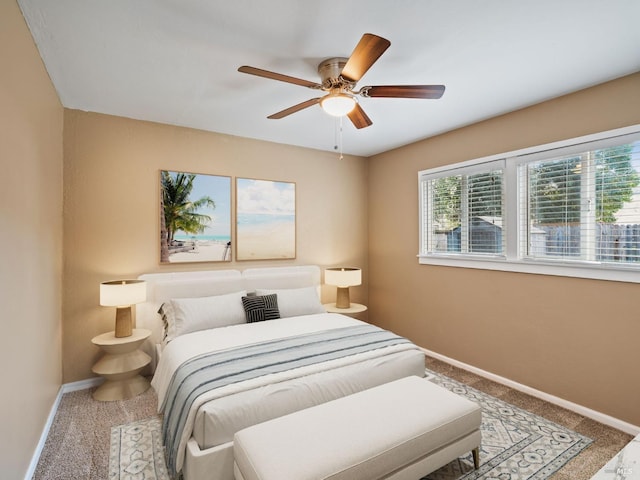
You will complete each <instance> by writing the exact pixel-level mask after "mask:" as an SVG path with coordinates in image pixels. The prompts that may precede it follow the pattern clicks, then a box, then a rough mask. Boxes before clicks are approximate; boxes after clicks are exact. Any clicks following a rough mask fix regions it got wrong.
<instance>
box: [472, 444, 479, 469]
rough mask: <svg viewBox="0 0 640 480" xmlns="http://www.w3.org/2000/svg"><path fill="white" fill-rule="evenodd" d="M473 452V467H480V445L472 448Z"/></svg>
mask: <svg viewBox="0 0 640 480" xmlns="http://www.w3.org/2000/svg"><path fill="white" fill-rule="evenodd" d="M471 453H472V454H473V468H475V469H476V470H477V469H479V468H480V447H476V448H474V449H473V450H471Z"/></svg>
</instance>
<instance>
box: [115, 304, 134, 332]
mask: <svg viewBox="0 0 640 480" xmlns="http://www.w3.org/2000/svg"><path fill="white" fill-rule="evenodd" d="M132 333H133V322H132V321H131V306H128V307H118V308H117V309H116V333H115V335H116V338H122V337H130V336H131V334H132Z"/></svg>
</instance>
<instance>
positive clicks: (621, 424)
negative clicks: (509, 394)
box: [420, 347, 640, 436]
mask: <svg viewBox="0 0 640 480" xmlns="http://www.w3.org/2000/svg"><path fill="white" fill-rule="evenodd" d="M420 348H421V349H422V351H424V353H425V354H426V355H427V356H429V357H433V358H435V359H437V360H442V361H443V362H446V363H449V364H451V365H454V366H456V367H459V368H462V369H464V370H468V371H470V372H472V373H475V374H476V375H480V376H481V377H484V378H487V379H489V380H492V381H494V382H496V383H500V384H502V385H506V386H507V387H510V388H513V389H514V390H518V391H520V392H523V393H526V394H528V395H531V396H532V397H536V398H539V399H541V400H544V401H546V402H549V403H553V404H554V405H558V406H559V407H563V408H566V409H567V410H571V411H572V412H575V413H577V414H579V415H582V416H584V417H587V418H590V419H592V420H595V421H596V422H600V423H602V424H604V425H608V426H610V427H612V428H615V429H617V430H620V431H622V432H625V433H628V434H630V435H633V436H636V435H638V434H640V427H639V426H637V425H633V424H631V423H627V422H625V421H623V420H620V419H618V418H615V417H612V416H610V415H607V414H605V413H602V412H598V411H596V410H592V409H590V408H587V407H584V406H582V405H578V404H577V403H573V402H570V401H568V400H565V399H563V398H560V397H556V396H555V395H550V394H548V393H545V392H542V391H540V390H536V389H535V388H531V387H528V386H527V385H523V384H521V383H518V382H514V381H513V380H509V379H508V378H505V377H501V376H500V375H496V374H494V373H491V372H487V371H486V370H482V369H480V368H477V367H474V366H473V365H468V364H466V363H463V362H460V361H458V360H455V359H453V358H449V357H447V356H445V355H441V354H439V353H436V352H432V351H431V350H427V349H426V348H422V347H420Z"/></svg>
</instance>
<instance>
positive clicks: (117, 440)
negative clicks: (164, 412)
mask: <svg viewBox="0 0 640 480" xmlns="http://www.w3.org/2000/svg"><path fill="white" fill-rule="evenodd" d="M161 429H162V424H161V421H160V419H159V418H158V417H151V418H145V419H144V420H139V421H137V422H133V423H127V424H126V425H119V426H117V427H112V428H111V447H110V451H109V480H169V475H168V474H167V467H166V466H165V463H164V452H163V448H162V437H161V435H160V430H161Z"/></svg>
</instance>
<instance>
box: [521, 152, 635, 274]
mask: <svg viewBox="0 0 640 480" xmlns="http://www.w3.org/2000/svg"><path fill="white" fill-rule="evenodd" d="M519 177H520V182H519V183H520V185H519V196H520V211H521V212H526V213H525V215H521V218H520V220H521V221H520V238H521V255H522V256H523V257H524V258H529V259H545V260H550V261H564V262H576V261H578V262H589V263H617V264H625V263H635V262H640V191H639V190H638V186H639V185H640V143H638V142H635V143H633V142H632V143H624V144H621V145H615V146H608V147H604V148H593V149H588V150H586V149H585V150H583V151H580V152H578V153H575V154H568V155H562V156H553V157H552V158H549V159H546V160H536V161H531V162H527V163H524V164H522V165H521V166H520V172H519Z"/></svg>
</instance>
